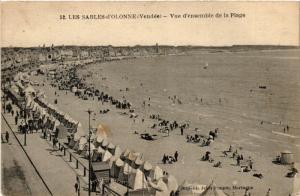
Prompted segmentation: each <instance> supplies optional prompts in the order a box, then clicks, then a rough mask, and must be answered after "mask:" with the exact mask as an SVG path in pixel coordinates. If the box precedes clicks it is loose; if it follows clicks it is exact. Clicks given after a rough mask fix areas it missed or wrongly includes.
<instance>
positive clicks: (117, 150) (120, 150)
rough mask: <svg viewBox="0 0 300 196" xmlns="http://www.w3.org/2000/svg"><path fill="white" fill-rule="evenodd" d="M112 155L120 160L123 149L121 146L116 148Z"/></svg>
mask: <svg viewBox="0 0 300 196" xmlns="http://www.w3.org/2000/svg"><path fill="white" fill-rule="evenodd" d="M112 154H113V155H114V156H115V157H118V158H119V157H120V156H121V154H122V149H121V148H120V147H119V146H116V148H115V149H114V151H113V153H112Z"/></svg>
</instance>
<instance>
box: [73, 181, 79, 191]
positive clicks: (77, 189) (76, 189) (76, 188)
mask: <svg viewBox="0 0 300 196" xmlns="http://www.w3.org/2000/svg"><path fill="white" fill-rule="evenodd" d="M74 188H75V193H78V191H79V185H78V183H77V182H76V183H75V185H74Z"/></svg>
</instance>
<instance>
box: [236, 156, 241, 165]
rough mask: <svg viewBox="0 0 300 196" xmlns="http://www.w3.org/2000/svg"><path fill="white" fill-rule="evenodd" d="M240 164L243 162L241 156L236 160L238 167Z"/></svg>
mask: <svg viewBox="0 0 300 196" xmlns="http://www.w3.org/2000/svg"><path fill="white" fill-rule="evenodd" d="M240 162H241V158H240V156H239V155H238V156H237V158H236V164H237V165H240Z"/></svg>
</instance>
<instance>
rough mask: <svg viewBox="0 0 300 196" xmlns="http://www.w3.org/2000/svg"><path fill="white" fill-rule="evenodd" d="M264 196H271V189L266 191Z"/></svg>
mask: <svg viewBox="0 0 300 196" xmlns="http://www.w3.org/2000/svg"><path fill="white" fill-rule="evenodd" d="M266 196H271V189H270V188H269V189H268V192H267V194H266Z"/></svg>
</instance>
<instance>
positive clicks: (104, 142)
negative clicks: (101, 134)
mask: <svg viewBox="0 0 300 196" xmlns="http://www.w3.org/2000/svg"><path fill="white" fill-rule="evenodd" d="M101 146H102V147H103V148H105V149H106V148H107V146H108V140H107V139H104V140H103V141H102V143H101Z"/></svg>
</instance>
